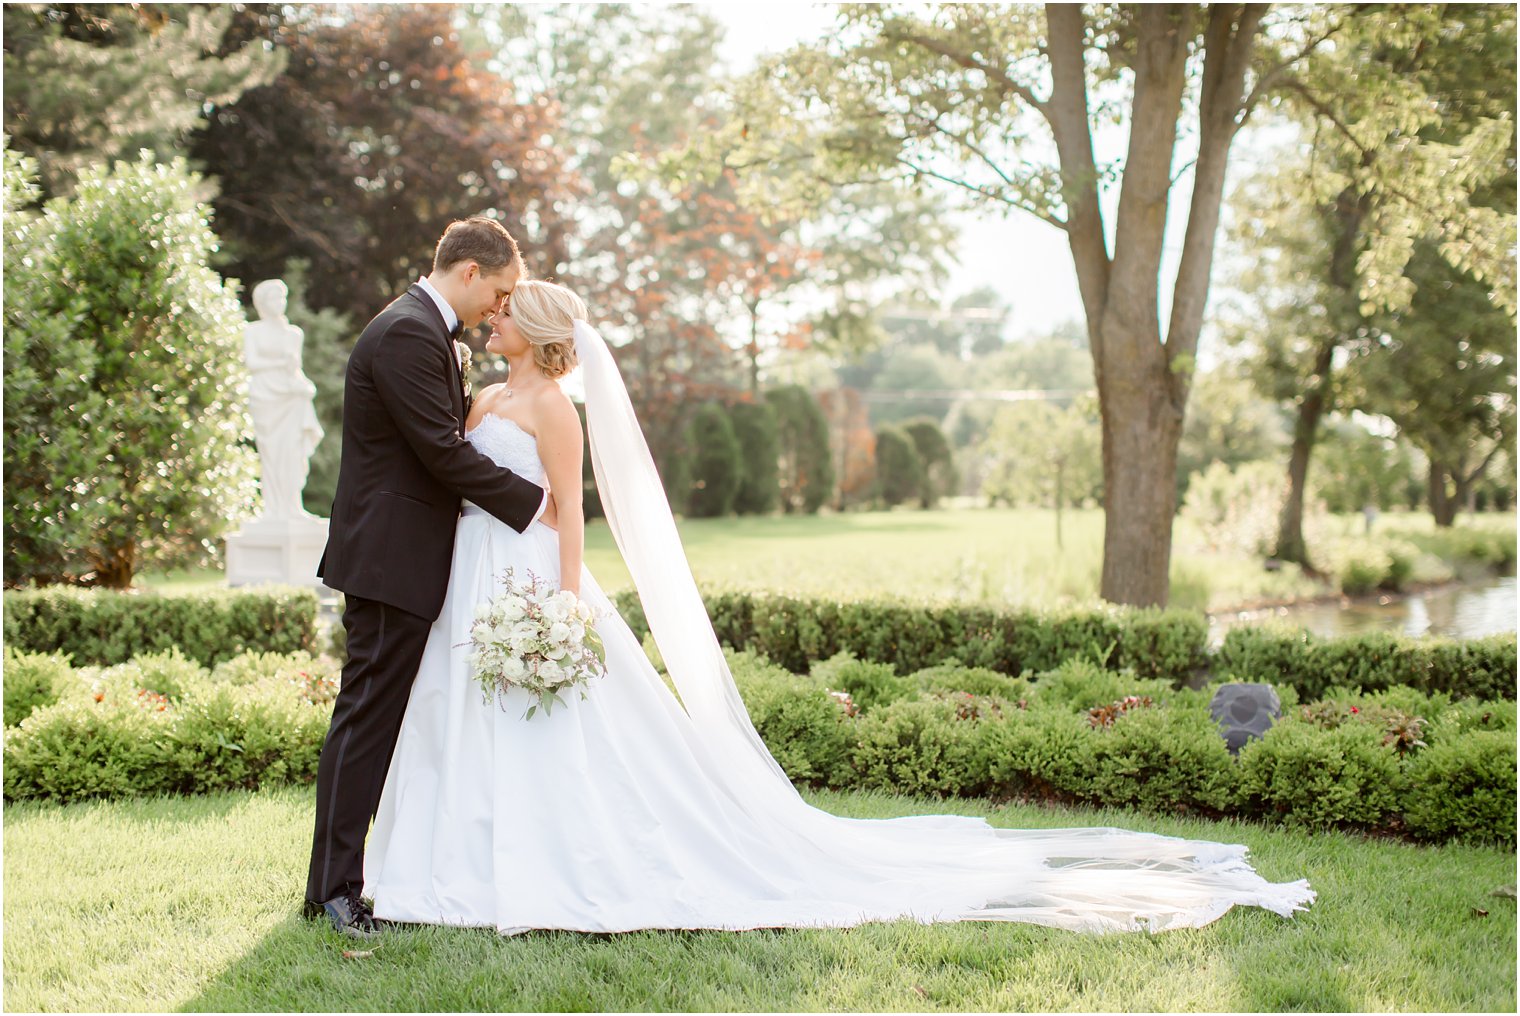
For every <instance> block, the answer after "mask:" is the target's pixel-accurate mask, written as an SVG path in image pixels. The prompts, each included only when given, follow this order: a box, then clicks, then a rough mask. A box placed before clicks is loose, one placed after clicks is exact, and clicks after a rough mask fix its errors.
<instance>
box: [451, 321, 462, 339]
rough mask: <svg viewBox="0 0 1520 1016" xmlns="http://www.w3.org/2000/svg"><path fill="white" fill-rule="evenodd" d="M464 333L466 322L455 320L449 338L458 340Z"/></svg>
mask: <svg viewBox="0 0 1520 1016" xmlns="http://www.w3.org/2000/svg"><path fill="white" fill-rule="evenodd" d="M462 334H464V322H463V321H455V322H454V328H453V330H452V331H450V332H449V338H451V339H456V340H457V339H458V338H459V336H460V335H462Z"/></svg>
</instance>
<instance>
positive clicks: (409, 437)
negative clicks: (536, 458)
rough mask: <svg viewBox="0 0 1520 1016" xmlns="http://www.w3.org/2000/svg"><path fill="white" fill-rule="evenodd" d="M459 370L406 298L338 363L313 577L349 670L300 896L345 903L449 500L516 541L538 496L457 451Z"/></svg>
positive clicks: (430, 603)
mask: <svg viewBox="0 0 1520 1016" xmlns="http://www.w3.org/2000/svg"><path fill="white" fill-rule="evenodd" d="M465 411H466V405H465V399H464V391H463V389H462V386H461V384H460V376H459V361H458V359H457V356H456V354H455V351H454V343H453V341H452V340H451V339H450V336H449V334H448V330H447V328H446V327H445V325H444V319H443V315H442V313H441V312H440V311H439V308H438V306H437V304H435V303H434V302H433V300H432V298H431V297H430V296H429V295H428V294H427V292H425V291H424V290H423V289H422V288H421V287H420V286H413V287H412V288H411V289H410V290H408V291H407V292H406V293H404V294H402V296H401V297H400V298H399V299H397V300H396V301H395V302H393V303H392V304H391V305H390V306H389V307H387V308H385V310H383V311H381V312H380V314H379V315H378V316H376V318H375V319H374V320H373V321H371V322H370V323H369V325H368V326H367V327H366V328H365V329H364V332H363V333H362V334H361V335H360V336H359V341H358V342H357V343H356V344H355V345H354V351H353V353H352V354H350V356H349V359H348V372H347V375H346V376H345V380H344V386H343V457H342V464H341V466H340V467H339V470H338V493H337V497H336V498H335V499H334V500H333V508H332V520H331V522H330V523H329V528H328V539H327V550H326V552H325V553H324V554H323V555H322V563H321V564H319V565H318V566H317V574H318V575H319V576H321V577H322V579H323V580H324V581H325V582H326V583H327V585H329V586H331V587H332V588H334V589H338V590H341V591H342V592H343V593H344V594H346V595H345V603H344V608H343V627H344V629H345V631H346V633H347V635H348V647H347V648H348V659H347V660H346V661H345V662H344V664H343V680H342V685H341V687H340V689H339V692H338V698H337V701H336V702H334V703H333V717H332V725H331V726H330V727H329V728H328V731H327V740H326V741H325V742H323V745H322V758H321V761H320V762H319V763H318V766H317V817H316V832H315V835H314V837H313V842H312V855H311V874H310V877H309V880H308V881H307V884H306V898H307V900H308V901H309V902H311V903H314V904H320V903H323V902H325V901H327V900H331V899H333V898H335V897H338V896H341V895H344V894H345V893H357V892H358V891H359V889H360V887H361V886H362V885H363V881H364V868H363V864H364V861H363V858H364V837H365V834H366V833H367V832H368V830H369V824H370V820H371V819H372V818H373V817H374V814H375V809H376V808H377V807H378V805H379V803H380V791H381V788H382V787H383V786H384V783H385V772H386V769H387V768H389V766H390V760H391V753H392V751H393V750H394V748H395V746H396V735H397V733H398V732H399V731H400V729H401V717H402V714H403V713H404V712H405V711H406V701H407V697H408V695H409V694H410V692H411V687H412V680H413V679H414V678H415V677H416V676H417V666H418V664H419V662H420V661H421V659H422V651H423V649H424V648H425V647H426V645H427V637H428V629H429V628H430V627H431V626H432V622H433V619H434V618H436V617H437V616H438V613H439V611H440V610H441V609H442V608H443V600H444V594H445V592H446V590H447V587H448V581H449V566H450V563H451V559H452V557H453V550H454V527H455V523H456V522H458V520H459V506H460V498H461V496H463V497H468V498H469V499H470V500H471V501H473V502H474V503H476V504H478V505H480V506H481V507H482V508H484V509H485V510H486V511H488V512H490V513H491V514H492V515H495V516H496V517H497V518H499V519H501V520H502V521H503V522H505V523H506V524H507V525H509V526H511V527H512V528H513V529H516V530H518V531H519V532H521V531H522V530H525V529H527V528H528V526H529V525H531V524H532V522H533V519H534V517H535V513H536V512H537V511H538V509H539V506H540V505H541V504H543V500H544V489H543V488H542V487H540V486H539V485H538V484H536V483H534V482H533V481H531V480H528V479H525V478H524V477H521V476H518V475H516V474H515V473H512V472H510V471H508V470H506V469H503V468H502V467H500V466H498V465H496V463H494V462H492V461H491V460H490V459H489V458H487V457H486V456H484V455H482V454H481V453H480V452H478V451H476V450H475V448H474V446H473V445H471V444H470V443H469V442H467V441H465V440H464V437H463V432H464V420H465Z"/></svg>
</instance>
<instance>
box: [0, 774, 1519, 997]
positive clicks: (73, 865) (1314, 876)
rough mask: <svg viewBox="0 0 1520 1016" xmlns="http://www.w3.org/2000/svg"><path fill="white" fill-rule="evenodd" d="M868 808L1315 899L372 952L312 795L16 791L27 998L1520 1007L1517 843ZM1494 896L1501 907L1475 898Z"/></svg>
mask: <svg viewBox="0 0 1520 1016" xmlns="http://www.w3.org/2000/svg"><path fill="white" fill-rule="evenodd" d="M811 799H812V800H813V801H814V803H816V804H818V805H820V806H822V807H825V808H828V809H829V810H832V811H835V812H837V813H840V814H846V815H852V816H857V817H881V816H889V815H900V814H911V813H921V812H925V811H954V812H957V813H962V814H979V815H985V816H987V817H989V818H990V820H991V821H993V822H994V823H995V824H997V825H1001V826H1010V827H1032V826H1055V825H1111V824H1112V825H1124V826H1129V827H1132V828H1139V829H1148V830H1152V831H1156V832H1162V833H1168V834H1173V835H1184V836H1193V837H1200V838H1211V839H1222V840H1227V841H1231V842H1243V843H1246V844H1248V845H1249V846H1250V847H1251V851H1252V856H1253V858H1254V859H1255V862H1256V864H1257V866H1258V869H1259V870H1260V871H1261V872H1262V873H1263V874H1264V875H1265V876H1267V877H1268V878H1270V879H1273V880H1288V879H1294V878H1299V877H1307V878H1308V879H1309V880H1310V882H1311V884H1312V885H1313V886H1314V887H1315V889H1316V890H1318V892H1319V900H1318V901H1317V902H1316V903H1315V904H1314V906H1313V907H1312V908H1311V909H1310V910H1309V911H1308V912H1307V913H1302V914H1299V915H1297V916H1296V917H1295V918H1294V919H1292V920H1283V919H1281V918H1278V917H1276V916H1275V915H1272V914H1269V913H1266V912H1264V911H1260V910H1255V909H1238V910H1236V911H1234V912H1232V913H1230V914H1227V915H1226V916H1225V917H1224V918H1222V919H1221V920H1220V921H1218V922H1216V923H1215V924H1213V925H1210V926H1209V927H1207V928H1203V929H1200V930H1196V931H1193V930H1190V931H1178V932H1168V933H1163V934H1161V935H1157V936H1150V935H1146V934H1132V935H1116V936H1106V937H1097V936H1083V935H1077V934H1073V933H1069V932H1061V931H1052V930H1049V929H1043V928H1037V927H1032V926H1021V925H998V924H987V925H983V924H958V925H943V926H932V927H924V926H920V925H916V924H910V923H898V924H878V925H868V926H864V927H861V928H856V929H851V930H848V931H760V932H746V933H742V934H732V933H723V932H682V933H670V932H644V933H637V934H629V935H618V936H596V935H576V934H565V933H554V934H533V935H528V936H522V937H517V938H501V937H499V936H497V935H495V934H494V933H491V932H489V931H479V930H474V931H466V930H455V929H444V928H424V929H415V930H408V931H402V932H396V933H392V934H390V935H388V936H387V937H385V938H383V939H382V940H381V941H380V942H379V943H378V944H377V945H375V946H374V947H373V954H372V955H369V956H359V957H353V958H345V956H344V950H345V949H346V948H352V945H351V943H347V942H346V941H345V940H341V939H339V938H338V937H337V936H336V935H334V934H332V933H331V932H329V931H326V930H325V929H324V928H323V927H322V926H320V925H316V924H311V923H308V922H306V921H304V920H302V919H301V918H300V917H299V916H297V909H298V904H299V898H300V895H301V889H302V885H303V881H304V870H305V858H306V852H307V849H308V843H309V837H310V832H311V791H310V789H309V788H283V789H280V790H276V791H265V792H261V793H257V794H248V793H235V794H222V795H215V796H209V797H202V798H189V799H167V800H166V799H155V800H144V801H129V802H118V803H111V804H87V805H73V806H65V807H58V806H44V805H10V806H7V807H6V808H5V813H4V818H5V856H4V874H5V897H4V914H5V926H4V931H5V935H4V966H5V1005H6V1008H7V1009H9V1010H97V1011H113V1010H124V1011H131V1010H176V1009H189V1010H220V1011H238V1010H262V1011H271V1010H306V1011H312V1010H350V1011H352V1010H379V1011H386V1010H465V1011H470V1010H485V1011H491V1010H550V1011H553V1010H613V1011H617V1010H623V1011H628V1010H632V1011H639V1010H729V1011H732V1010H750V1011H753V1010H761V1011H764V1010H772V1011H774V1010H792V1011H796V1010H824V1011H826V1010H855V1011H860V1010H878V1011H881V1010H973V1011H975V1010H1025V1009H1037V1010H1075V1011H1083V1010H1085V1011H1093V1010H1183V1011H1202V1010H1215V1011H1220V1010H1222V1011H1234V1010H1264V1011H1282V1010H1305V1009H1307V1010H1321V1011H1323V1010H1368V1011H1384V1010H1433V1011H1455V1010H1463V1011H1475V1010H1493V1011H1510V1012H1513V1011H1514V1009H1515V1002H1516V998H1515V945H1516V942H1515V939H1516V935H1515V927H1516V926H1515V903H1514V900H1513V898H1507V897H1502V896H1494V895H1491V893H1492V892H1493V890H1495V889H1496V888H1498V887H1500V886H1502V885H1506V884H1508V885H1513V883H1514V881H1515V855H1514V854H1513V853H1512V852H1509V851H1505V850H1498V849H1487V848H1479V847H1463V846H1445V847H1418V846H1412V845H1409V844H1405V843H1398V842H1390V841H1375V840H1371V841H1370V840H1364V839H1360V838H1356V837H1350V836H1345V835H1340V834H1321V835H1308V834H1304V833H1294V832H1283V831H1276V830H1271V829H1267V828H1263V827H1260V826H1253V825H1248V824H1235V823H1209V822H1203V821H1184V820H1164V819H1157V818H1151V817H1142V816H1136V815H1130V814H1127V813H1118V812H1092V811H1060V810H1046V809H1040V808H1034V807H1018V806H1016V807H1008V808H994V807H992V806H989V805H983V804H978V803H976V802H965V801H954V802H926V801H914V800H909V799H902V798H893V797H881V796H873V795H863V794H848V795H844V794H817V795H811ZM1480 911H1486V914H1485V913H1480Z"/></svg>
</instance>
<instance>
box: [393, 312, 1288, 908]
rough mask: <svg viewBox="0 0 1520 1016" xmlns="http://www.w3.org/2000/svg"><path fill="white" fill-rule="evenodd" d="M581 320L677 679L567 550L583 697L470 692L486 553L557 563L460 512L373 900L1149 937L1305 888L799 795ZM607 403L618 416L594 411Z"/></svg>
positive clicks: (1238, 863)
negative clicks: (733, 673) (534, 706)
mask: <svg viewBox="0 0 1520 1016" xmlns="http://www.w3.org/2000/svg"><path fill="white" fill-rule="evenodd" d="M586 331H587V332H589V333H590V334H589V335H582V333H581V326H580V325H578V326H577V338H578V340H579V343H578V344H579V345H580V349H581V360H582V363H583V370H584V371H586V372H587V393H588V394H587V400H588V401H587V406H588V411H591V412H592V415H591V417H590V428H591V439H592V445H593V460H594V463H595V465H596V467H597V472H598V480H599V490H600V492H601V494H602V496H603V501H604V504H605V505H606V506H607V507H608V508H609V521H610V522H611V523H612V526H613V530H614V534H615V535H616V536H617V538H618V542H619V546H620V547H621V548H622V550H623V553H624V556H625V558H626V559H628V561H629V565H630V571H631V572H632V573H633V575H634V578H635V583H636V585H637V587H638V589H639V592H640V595H641V597H642V599H643V602H644V605H645V610H646V613H647V614H648V615H649V618H650V622H651V626H652V629H653V631H654V634H655V636H656V639H657V641H659V643H660V649H661V653H662V656H663V657H664V658H665V661H666V664H667V666H668V668H669V670H670V674H671V677H672V679H673V680H674V681H675V683H676V686H677V688H678V690H679V691H680V695H681V697H680V699H679V700H678V699H677V697H676V696H675V695H673V694H672V693H671V691H670V689H669V688H668V687H667V686H666V685H665V683H664V681H663V680H662V679H661V677H660V675H659V674H658V673H657V672H656V671H655V669H654V668H653V667H652V666H651V665H650V663H649V660H648V659H647V657H646V656H645V654H644V652H643V649H642V647H641V645H640V642H639V640H638V639H637V638H635V637H634V635H633V633H632V631H630V629H629V628H628V626H627V625H626V624H625V623H624V622H623V620H622V619H621V618H620V617H618V615H617V613H616V611H615V609H614V607H613V605H612V603H611V602H610V601H609V600H608V598H607V597H606V596H605V595H604V594H603V592H602V590H601V589H600V588H599V587H598V586H597V584H596V581H595V580H594V579H593V578H592V576H591V575H590V574H589V573H588V572H586V571H584V570H583V571H582V574H581V583H580V589H581V596H582V598H583V599H585V600H586V601H587V602H588V603H590V604H591V606H592V607H593V608H594V609H595V610H596V611H598V614H599V617H598V620H597V622H596V627H597V630H598V631H599V632H600V634H601V636H602V638H603V640H604V643H605V645H606V649H607V661H606V662H607V672H606V674H605V675H604V676H602V677H600V678H597V679H595V680H594V681H592V682H591V683H590V684H589V685H588V686H587V697H586V698H585V699H584V700H583V699H581V698H580V697H579V696H578V695H577V694H575V693H574V692H571V693H569V694H567V695H565V696H564V697H565V699H566V704H565V705H564V706H563V707H560V706H556V707H555V708H554V710H553V712H552V713H550V714H547V715H546V714H545V713H544V712H543V711H542V710H539V711H538V712H537V713H535V715H534V716H533V717H532V718H531V719H524V718H523V714H524V713H525V712H526V710H527V707H528V705H529V704H530V702H531V700H530V699H529V698H528V697H527V695H526V694H525V693H523V692H513V693H511V694H509V695H508V696H506V698H505V699H504V701H502V702H500V703H498V702H496V701H485V700H483V696H482V693H481V691H480V689H479V687H478V686H477V685H476V684H475V682H474V680H473V679H472V677H471V675H470V673H469V670H468V666H467V663H466V656H467V647H466V646H465V645H464V643H466V642H467V640H468V637H469V629H470V626H471V623H472V621H473V617H474V611H475V607H476V605H477V604H478V603H480V602H482V601H484V600H486V599H489V598H490V597H491V596H493V595H494V594H495V592H496V591H497V588H498V587H497V580H498V577H499V576H500V575H501V573H502V572H503V571H504V570H505V569H506V568H508V567H509V566H510V567H512V568H513V569H515V570H516V573H517V574H518V575H519V576H520V575H522V574H523V573H524V572H526V571H528V570H531V571H533V572H534V573H535V574H536V575H538V576H540V577H542V578H546V579H548V580H549V581H550V582H551V583H557V582H558V577H559V548H558V535H557V534H556V533H555V532H554V531H553V530H551V529H549V528H548V527H547V526H544V525H542V524H540V523H535V524H534V525H532V526H530V527H529V529H528V530H527V532H525V533H517V532H515V531H514V530H513V529H511V528H510V527H509V526H507V525H505V524H504V523H502V522H499V521H497V520H496V519H494V518H492V517H491V516H489V515H487V514H486V513H485V512H484V511H482V510H481V509H479V508H476V507H473V506H467V507H466V510H465V513H464V515H463V516H462V517H461V518H460V520H459V523H458V526H459V528H458V533H457V536H456V539H455V543H454V560H453V572H452V577H451V580H450V584H449V590H448V595H447V598H446V599H445V601H444V605H443V610H442V613H441V614H440V615H439V616H438V619H437V621H436V622H435V623H434V625H433V629H432V633H431V635H430V636H429V639H428V644H427V648H426V650H425V652H424V653H423V657H422V663H421V666H420V670H419V672H418V674H417V679H416V683H415V685H414V686H413V688H412V693H411V699H410V701H409V703H408V706H407V710H406V716H405V720H404V722H403V724H402V727H401V733H400V737H399V739H398V742H397V745H396V750H395V754H394V756H393V758H392V761H391V766H390V770H389V773H388V774H387V776H386V782H385V789H384V793H383V795H382V797H381V801H380V808H379V812H378V815H377V817H376V820H375V825H374V828H373V831H372V832H371V834H370V840H369V845H368V850H367V852H366V854H365V894H366V895H368V896H370V897H371V898H372V899H373V900H374V905H375V915H376V916H377V917H380V918H384V919H388V920H393V921H403V922H420V923H429V924H453V925H466V926H479V927H495V928H497V929H499V930H500V931H502V932H504V933H517V932H521V931H526V930H529V929H568V930H575V931H586V932H619V931H630V930H634V929H640V928H709V929H729V930H741V929H750V928H773V927H848V926H851V925H856V924H860V923H862V922H865V921H882V920H893V919H899V918H907V919H911V920H915V921H921V922H932V921H959V920H1002V921H1023V922H1031V923H1035V924H1043V925H1049V926H1054V927H1061V928H1068V929H1073V930H1079V931H1092V932H1104V931H1121V930H1137V929H1147V930H1151V931H1161V930H1165V929H1169V928H1178V927H1197V926H1200V925H1204V924H1207V923H1209V922H1210V921H1213V920H1215V919H1216V918H1218V917H1220V916H1221V915H1222V914H1224V913H1225V912H1226V911H1228V910H1229V909H1230V908H1231V907H1232V906H1234V905H1236V904H1246V905H1254V906H1260V907H1265V908H1267V909H1269V910H1272V911H1275V912H1276V913H1279V914H1282V915H1284V916H1287V915H1289V914H1291V913H1292V912H1293V911H1295V910H1298V909H1302V907H1303V906H1305V905H1307V903H1308V902H1309V901H1311V900H1312V899H1313V898H1314V893H1313V892H1312V891H1311V890H1310V889H1309V888H1308V884H1307V882H1303V881H1299V882H1293V883H1282V884H1274V883H1269V882H1267V881H1266V880H1264V879H1263V878H1261V876H1259V875H1258V874H1257V873H1256V872H1255V871H1254V870H1253V869H1252V868H1251V866H1250V865H1249V864H1248V863H1247V862H1246V860H1245V848H1244V847H1240V846H1230V845H1224V844H1218V843H1210V842H1203V841H1190V840H1182V839H1175V838H1171V837H1164V836H1158V835H1153V834H1148V833H1135V832H1129V831H1125V830H1120V829H1109V828H1091V829H1058V830H1041V831H1020V830H999V829H995V828H993V827H992V826H990V825H988V824H987V823H986V822H984V821H982V820H981V819H973V818H965V817H959V816H924V817H913V818H901V819H887V820H862V819H845V818H838V817H835V816H833V815H830V814H828V813H826V812H823V811H820V810H818V809H815V808H812V807H811V806H809V805H808V804H807V803H806V802H805V801H803V800H802V798H801V797H800V795H798V794H797V793H796V791H795V790H794V789H793V788H792V786H791V784H790V783H789V782H788V781H787V780H786V777H785V775H784V774H783V773H782V772H781V770H780V768H779V767H778V766H777V765H776V764H775V762H774V761H773V760H772V759H771V758H770V756H769V754H768V753H767V752H766V751H765V749H764V745H763V744H761V743H760V740H759V738H758V736H757V735H755V733H754V729H753V727H752V726H750V725H749V721H748V718H747V716H744V715H741V714H742V713H743V708H742V703H740V702H739V700H738V696H737V694H736V693H735V692H734V690H733V685H732V678H731V677H730V676H729V674H728V671H727V667H726V665H725V663H724V661H723V658H722V655H721V652H720V651H719V650H718V648H717V643H716V640H715V639H714V638H713V636H712V629H711V626H710V624H709V623H708V622H707V619H706V617H705V615H702V614H701V613H700V612H701V601H700V599H698V598H696V592H695V586H694V585H690V573H689V570H688V569H687V565H686V562H685V557H684V554H683V553H682V552H681V550H680V547H679V543H678V542H677V543H676V544H675V546H674V548H672V547H671V543H670V541H672V540H675V536H674V526H673V524H668V528H667V523H668V506H667V507H664V509H663V511H664V516H663V517H662V516H661V506H663V505H664V498H663V494H661V493H657V491H658V478H657V476H656V475H655V474H654V472H653V466H652V464H650V463H648V461H647V460H648V452H647V449H646V448H645V447H644V445H643V439H642V436H641V435H639V434H638V429H637V424H636V423H633V424H632V434H630V433H628V425H629V422H630V420H631V418H632V410H631V408H630V407H627V405H626V392H625V391H624V390H623V388H622V385H621V380H620V379H619V378H617V374H616V367H615V365H613V363H612V361H611V358H610V356H608V355H607V351H606V347H605V345H603V344H601V340H600V337H599V336H596V335H595V333H594V332H591V331H590V329H586ZM614 381H616V384H615V385H614V384H613V382H614ZM594 399H605V405H601V406H598V405H597V404H596V403H594V402H593V400H594ZM594 406H596V408H594ZM606 406H617V407H619V412H620V413H626V418H624V417H622V416H618V417H617V418H616V425H614V421H613V420H612V419H609V418H608V417H606V416H605V415H603V416H598V415H597V414H598V413H603V412H605V407H606ZM467 439H468V440H469V441H470V442H471V443H472V444H474V445H475V446H476V447H477V448H479V449H480V450H481V451H482V452H483V453H485V454H486V455H488V456H490V457H491V458H492V459H494V460H495V461H496V462H498V463H500V464H502V465H504V466H507V467H509V468H511V469H512V470H513V471H515V472H517V473H519V474H520V475H523V476H527V477H530V478H533V479H535V480H540V481H541V480H542V478H543V475H544V474H543V467H542V465H541V463H540V461H539V458H538V453H537V445H536V441H535V439H534V438H533V437H532V436H531V435H529V434H528V433H526V432H525V431H523V430H522V429H521V428H520V427H518V426H517V425H516V424H514V423H512V422H510V421H508V420H505V419H502V418H499V417H492V416H488V417H486V418H485V419H484V420H483V421H482V422H481V423H480V424H479V425H478V426H477V427H476V428H475V429H473V430H472V431H470V432H469V434H468V435H467ZM599 444H600V447H599ZM635 460H637V461H635ZM635 467H637V474H636V475H634V474H632V473H629V472H627V470H630V469H633V468H635ZM646 467H647V472H646ZM651 477H652V478H653V479H651ZM631 492H632V493H631ZM609 494H611V495H612V496H611V497H610V498H609ZM633 494H636V495H637V496H636V497H634V496H633ZM656 502H657V503H656ZM676 558H679V560H676ZM693 611H695V612H696V613H693ZM699 617H700V620H698V618H699Z"/></svg>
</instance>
